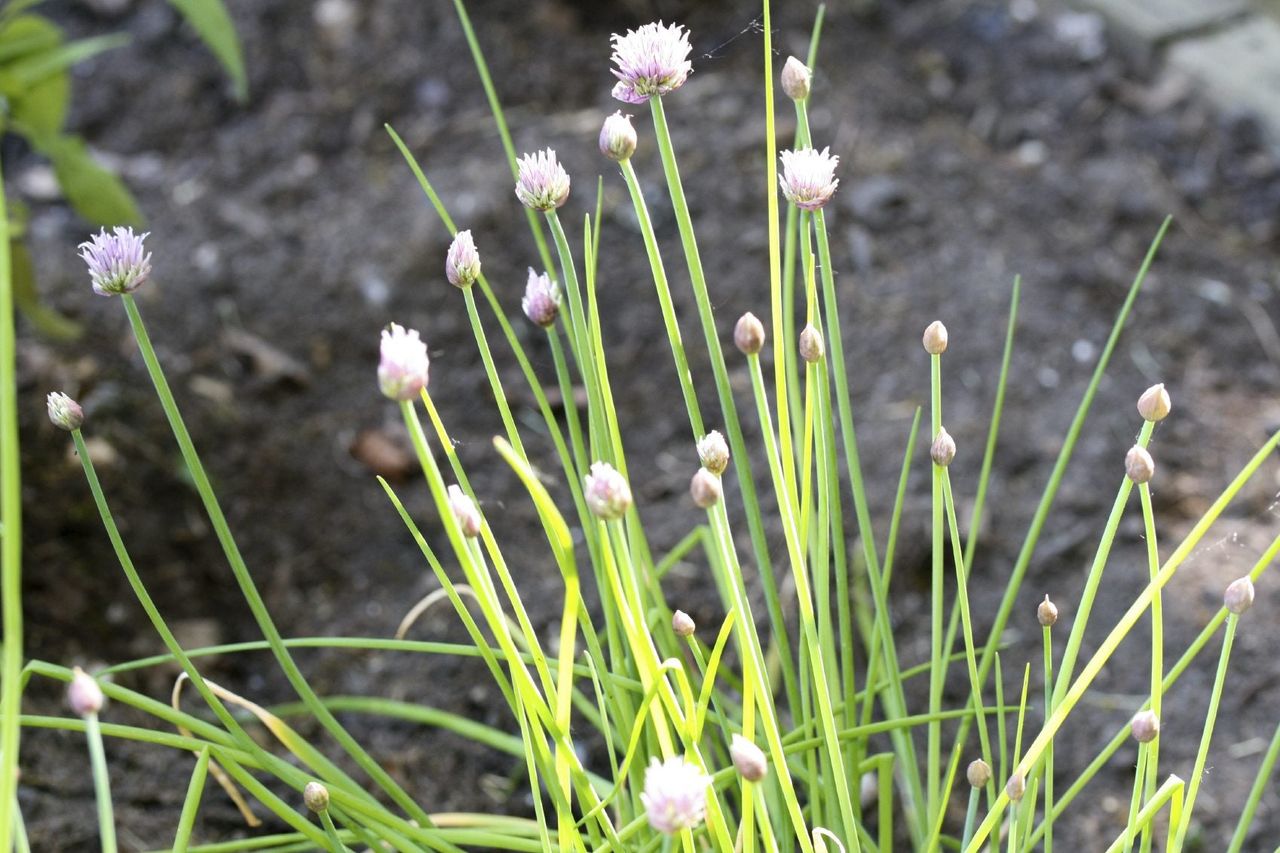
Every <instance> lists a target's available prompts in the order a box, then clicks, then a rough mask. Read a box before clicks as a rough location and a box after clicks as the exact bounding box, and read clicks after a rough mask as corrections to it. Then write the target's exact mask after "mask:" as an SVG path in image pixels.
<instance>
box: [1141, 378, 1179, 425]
mask: <svg viewBox="0 0 1280 853" xmlns="http://www.w3.org/2000/svg"><path fill="white" fill-rule="evenodd" d="M1172 408H1173V401H1172V400H1170V399H1169V392H1168V391H1166V390H1165V389H1164V383H1163V382H1161V383H1160V384H1159V385H1152V386H1151V387H1150V388H1148V389H1147V390H1145V391H1143V392H1142V396H1141V397H1139V398H1138V414H1140V415H1142V418H1143V420H1148V421H1153V422H1154V421H1162V420H1164V419H1165V418H1167V417H1168V416H1169V411H1170V409H1172Z"/></svg>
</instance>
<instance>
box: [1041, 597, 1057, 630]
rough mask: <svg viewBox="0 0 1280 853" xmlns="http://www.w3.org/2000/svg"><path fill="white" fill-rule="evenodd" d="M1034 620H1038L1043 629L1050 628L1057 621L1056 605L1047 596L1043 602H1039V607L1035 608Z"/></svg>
mask: <svg viewBox="0 0 1280 853" xmlns="http://www.w3.org/2000/svg"><path fill="white" fill-rule="evenodd" d="M1036 619H1038V620H1040V624H1041V625H1042V626H1043V627H1045V628H1052V627H1053V625H1054V623H1055V622H1057V621H1058V605H1056V604H1054V603H1053V602H1052V601H1050V600H1049V596H1047V595H1046V596H1045V597H1044V601H1042V602H1040V606H1039V607H1037V608H1036Z"/></svg>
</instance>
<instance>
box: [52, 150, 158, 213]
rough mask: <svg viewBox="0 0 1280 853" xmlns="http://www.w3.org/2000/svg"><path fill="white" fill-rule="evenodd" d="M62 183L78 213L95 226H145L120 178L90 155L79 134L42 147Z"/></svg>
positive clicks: (63, 190)
mask: <svg viewBox="0 0 1280 853" xmlns="http://www.w3.org/2000/svg"><path fill="white" fill-rule="evenodd" d="M42 150H43V152H44V153H45V155H47V156H48V158H49V160H50V161H51V162H52V163H53V170H54V173H55V174H56V175H57V176H58V184H59V185H60V186H61V187H62V192H63V193H64V194H65V195H66V197H67V201H69V202H70V203H71V206H72V207H74V208H75V209H76V212H77V213H79V214H80V215H81V216H83V217H84V218H85V219H87V220H89V221H90V222H92V223H93V224H95V225H141V224H142V214H141V213H140V212H139V211H138V205H137V204H136V203H135V202H134V200H133V196H132V194H130V192H129V190H128V189H126V188H125V185H124V184H123V183H122V182H121V181H120V179H119V178H118V177H117V176H115V175H113V174H112V173H111V172H109V171H107V170H106V169H104V168H103V167H102V166H100V165H98V163H97V162H95V161H94V159H93V157H91V156H90V155H89V149H88V148H86V147H85V144H84V142H83V141H82V140H81V139H80V138H79V137H75V136H60V137H57V138H55V139H53V140H52V141H49V142H47V143H46V144H45V145H44V146H43V147H42Z"/></svg>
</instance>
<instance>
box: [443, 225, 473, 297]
mask: <svg viewBox="0 0 1280 853" xmlns="http://www.w3.org/2000/svg"><path fill="white" fill-rule="evenodd" d="M444 274H445V277H446V278H447V279H449V283H450V284H452V285H453V286H454V287H462V288H467V287H470V286H471V285H473V284H475V283H476V279H477V278H479V277H480V253H479V252H477V251H476V242H475V240H473V239H472V238H471V232H470V231H459V232H458V233H457V234H456V235H455V236H454V238H453V242H452V243H450V244H449V253H448V254H447V255H445V258H444Z"/></svg>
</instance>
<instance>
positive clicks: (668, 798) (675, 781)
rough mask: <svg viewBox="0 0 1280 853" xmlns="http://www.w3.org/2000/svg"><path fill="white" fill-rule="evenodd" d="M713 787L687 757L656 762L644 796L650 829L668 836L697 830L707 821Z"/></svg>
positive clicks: (650, 766) (645, 784) (645, 787)
mask: <svg viewBox="0 0 1280 853" xmlns="http://www.w3.org/2000/svg"><path fill="white" fill-rule="evenodd" d="M709 787H711V777H710V776H708V775H707V774H706V773H703V772H702V769H701V768H699V767H698V766H697V765H695V764H690V763H689V762H688V761H685V760H684V758H683V757H681V756H679V755H676V756H672V757H671V758H668V759H667V760H666V761H663V762H659V761H658V759H657V758H654V759H653V761H652V763H650V765H649V769H648V770H646V771H645V774H644V792H643V793H642V794H641V795H640V802H642V803H643V804H644V811H645V815H646V817H648V818H649V825H650V826H652V827H653V828H654V829H656V830H657V831H658V832H661V833H663V834H665V835H675V834H676V833H677V832H679V831H680V830H682V829H693V828H694V827H695V826H697V825H698V824H700V823H702V820H703V818H704V817H706V813H707V789H708V788H709Z"/></svg>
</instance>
